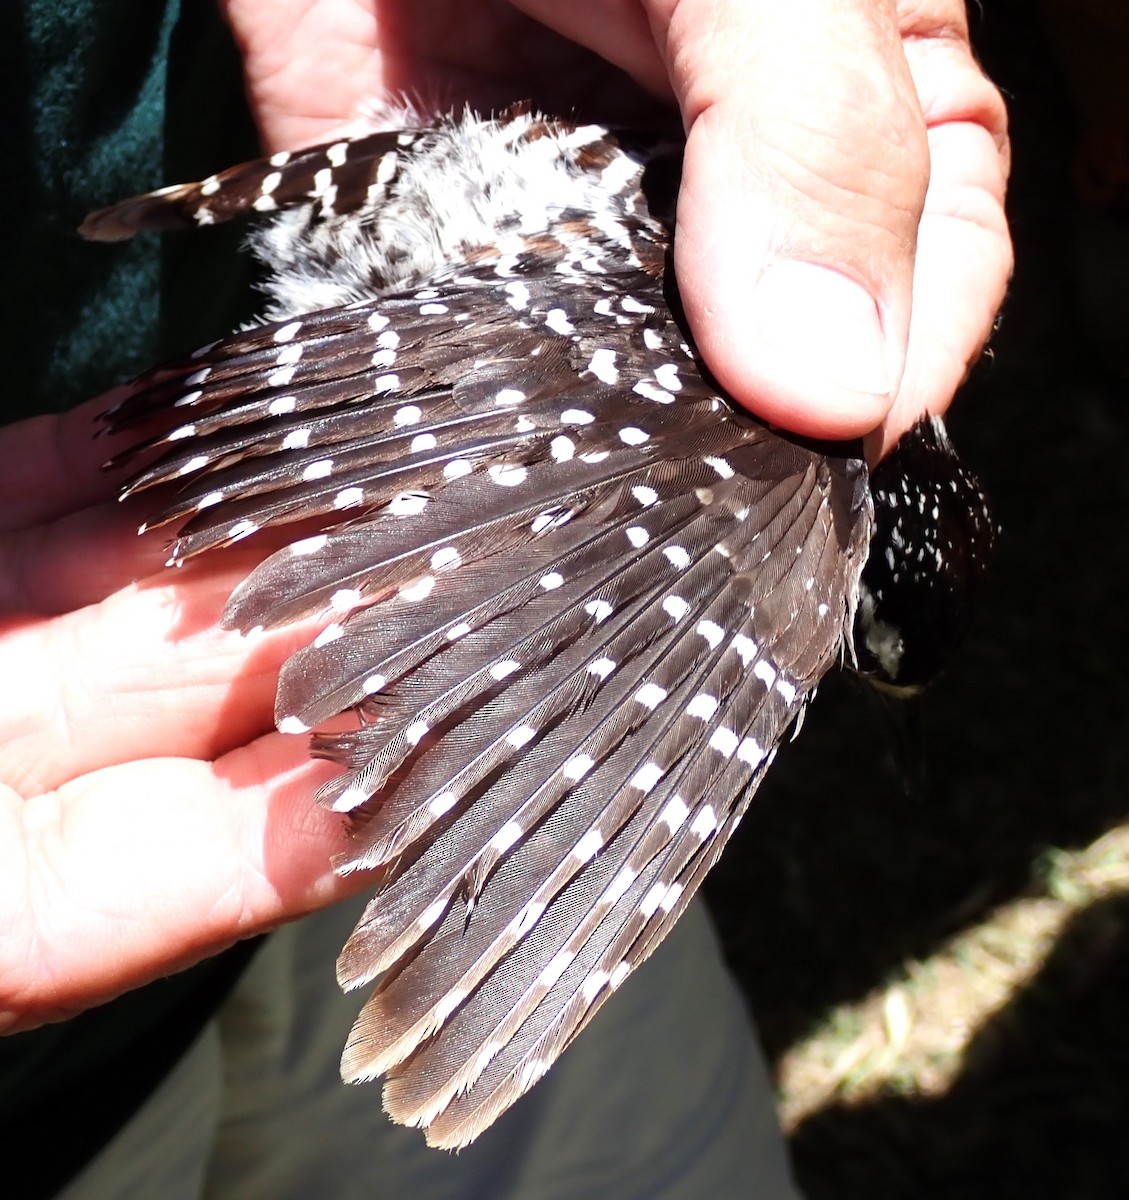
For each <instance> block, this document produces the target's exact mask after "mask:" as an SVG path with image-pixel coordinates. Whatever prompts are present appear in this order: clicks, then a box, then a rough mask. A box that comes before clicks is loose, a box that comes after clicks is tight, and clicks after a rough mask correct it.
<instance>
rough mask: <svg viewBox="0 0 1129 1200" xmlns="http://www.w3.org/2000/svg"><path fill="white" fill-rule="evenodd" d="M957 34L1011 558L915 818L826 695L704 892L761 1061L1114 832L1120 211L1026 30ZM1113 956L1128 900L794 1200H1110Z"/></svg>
mask: <svg viewBox="0 0 1129 1200" xmlns="http://www.w3.org/2000/svg"><path fill="white" fill-rule="evenodd" d="M1083 7H1085V6H1083ZM974 27H975V36H976V42H977V46H978V52H979V54H980V56H981V60H982V61H983V62H984V64H985V66H986V68H987V69H988V71H989V73H990V74H991V75H992V76H993V78H994V79H996V81H997V82H998V83H999V84H1000V86H1001V87H1002V88H1003V90H1004V92H1005V95H1006V96H1007V98H1008V101H1009V108H1010V112H1011V120H1012V137H1013V145H1014V170H1013V175H1012V184H1011V195H1010V202H1009V209H1010V215H1011V220H1012V224H1013V234H1014V239H1015V244H1016V255H1017V268H1016V273H1015V280H1014V285H1013V288H1012V291H1011V294H1010V297H1009V299H1008V302H1007V305H1006V307H1005V310H1004V317H1003V321H1002V323H1001V326H1000V328H999V330H998V333H997V334H996V336H995V337H994V339H993V342H992V348H991V354H990V356H989V357H987V358H986V359H985V360H984V362H982V363H981V365H980V366H979V367H978V368H977V370H976V372H975V374H974V378H973V379H972V380H970V382H969V385H968V387H967V389H966V391H965V394H964V395H963V397H962V399H961V400H960V401H959V402H958V406H957V408H956V410H955V411H954V413H953V416H952V420H951V422H950V425H951V428H952V430H953V433H954V440H955V441H956V442H957V444H958V446H959V447H960V448H961V451H962V453H963V454H964V456H965V457H966V459H967V461H968V462H969V463H970V464H971V465H973V466H974V467H975V468H976V469H977V470H978V471H979V472H980V473H981V475H982V476H983V478H984V480H985V482H986V483H987V484H988V485H989V488H990V491H991V492H992V494H993V495H994V497H995V498H996V501H997V505H998V515H999V517H1000V520H1001V522H1002V525H1003V530H1004V532H1003V538H1002V542H1001V548H1000V553H999V558H998V562H997V564H996V568H995V571H994V574H993V578H992V582H991V586H990V589H989V595H988V597H987V599H986V603H985V605H984V607H983V609H982V610H981V612H980V614H979V616H978V620H977V624H976V628H975V631H974V634H973V636H972V637H971V639H970V641H969V643H968V644H967V646H966V647H965V648H964V649H963V650H962V652H961V654H960V656H959V659H958V661H956V662H955V663H954V664H953V666H952V668H951V670H950V671H949V672H948V673H947V674H946V676H945V677H944V679H942V680H941V681H940V683H939V684H938V685H937V686H936V687H935V688H934V689H933V690H932V692H931V693H930V694H929V696H928V698H927V701H926V704H925V709H926V712H925V721H926V726H927V736H928V743H927V744H928V762H927V768H928V770H927V783H926V788H925V792H924V794H923V795H919V796H915V797H908V798H907V796H906V794H905V792H904V789H903V786H902V782H901V778H900V775H899V773H898V770H897V769H896V767H895V764H894V762H893V760H892V755H891V740H890V738H889V736H888V730H887V729H886V728H884V727H883V725H882V723H881V721H880V720H879V719H878V716H877V715H876V713H875V712H874V711H873V710H872V709H871V706H870V705H869V704H867V703H865V702H864V701H863V699H862V689H861V687H860V685H858V683H857V682H855V681H853V680H850V679H846V678H839V679H836V680H834V681H829V683H828V684H827V685H826V686H825V687H824V689H823V691H822V692H821V694H820V696H819V697H818V699H817V701H816V702H815V704H814V706H813V708H812V710H811V711H810V712H809V714H808V717H807V722H806V724H805V727H804V731H803V734H802V736H801V737H800V739H799V740H798V741H797V742H796V743H795V744H793V745H792V746H790V747H788V748H787V752H782V753H781V756H780V759H779V761H778V765H777V767H776V768H775V769H774V771H773V773H772V774H771V775H770V777H769V779H768V781H767V782H766V784H765V785H764V787H763V788H762V791H761V794H760V795H759V796H758V797H757V800H756V802H755V803H754V805H753V806H752V807H751V809H750V812H749V815H748V817H747V818H746V819H745V822H744V823H743V825H742V828H741V830H740V831H739V833H738V835H737V837H736V839H735V842H734V844H733V845H732V846H731V847H730V849H729V850H727V852H726V855H725V856H724V859H723V862H722V864H721V866H720V867H719V868H718V870H717V871H716V872H715V876H716V878H712V879H711V884H712V886H711V887H710V898H711V902H712V904H713V906H714V908H715V913H716V915H717V918H718V922H719V925H720V926H721V928H722V932H723V936H724V939H725V942H726V945H727V949H728V952H729V954H730V958H731V962H732V964H733V965H734V967H735V969H736V970H737V972H738V974H739V975H740V977H741V979H742V981H743V983H744V985H745V987H746V990H747V992H748V994H749V996H750V998H751V1001H752V1003H753V1005H754V1008H755V1011H756V1014H757V1020H758V1023H759V1026H760V1029H761V1034H762V1038H763V1040H764V1043H765V1048H766V1051H767V1052H768V1055H769V1057H770V1059H771V1060H772V1061H774V1062H776V1061H778V1059H779V1057H780V1055H781V1054H783V1053H784V1052H785V1051H786V1050H787V1049H788V1048H789V1046H790V1045H792V1044H793V1043H794V1042H795V1041H796V1040H797V1039H798V1038H801V1037H803V1036H805V1035H806V1034H808V1033H809V1032H810V1031H811V1030H812V1029H813V1028H814V1027H816V1026H817V1025H818V1024H819V1023H820V1022H821V1021H822V1020H823V1019H824V1018H825V1017H826V1015H827V1014H828V1012H829V1011H830V1010H831V1009H832V1008H833V1007H834V1006H836V1005H838V1004H841V1003H843V1002H845V1001H853V1000H858V999H860V998H861V997H863V996H865V995H866V994H867V993H868V992H870V991H872V990H873V989H874V988H876V987H878V986H879V985H881V983H882V982H883V980H884V978H885V977H887V976H888V975H889V974H890V973H891V971H894V970H896V969H897V967H898V966H899V964H901V963H903V962H905V961H907V960H910V959H914V958H924V957H927V956H928V955H929V954H930V953H931V952H932V951H933V950H934V949H936V948H937V947H938V945H939V944H940V943H941V942H942V941H943V940H945V939H947V938H949V937H950V936H952V935H953V934H954V933H955V932H957V931H959V930H961V929H964V928H966V927H969V926H971V925H975V924H978V923H979V922H981V921H983V920H984V919H985V918H986V917H987V916H988V915H989V914H990V912H991V911H992V909H993V908H994V907H995V906H996V905H998V904H1000V903H1001V902H1003V901H1006V900H1008V899H1010V898H1012V897H1016V896H1020V895H1024V894H1027V893H1030V892H1031V891H1032V889H1033V888H1034V887H1035V886H1036V884H1037V877H1038V872H1039V864H1040V863H1041V862H1042V861H1043V860H1044V857H1045V854H1046V851H1047V848H1048V847H1062V848H1074V847H1081V846H1084V845H1086V844H1088V843H1089V842H1091V841H1093V840H1094V839H1095V838H1097V837H1098V836H1100V835H1101V834H1102V833H1103V832H1104V831H1106V830H1107V829H1110V828H1112V827H1114V826H1117V825H1119V824H1122V823H1125V822H1126V820H1127V815H1129V754H1127V751H1126V736H1127V733H1129V723H1127V721H1126V714H1127V711H1129V708H1127V703H1126V701H1127V697H1129V685H1127V683H1126V678H1125V670H1124V668H1125V665H1126V661H1127V653H1126V650H1125V645H1124V633H1123V627H1122V625H1121V619H1122V617H1123V615H1124V609H1125V606H1126V593H1127V589H1129V547H1127V542H1126V537H1125V534H1124V532H1123V524H1124V518H1125V514H1126V513H1127V512H1129V507H1127V503H1126V501H1127V500H1129V472H1127V470H1126V450H1127V445H1126V441H1127V437H1126V433H1127V430H1126V424H1127V422H1126V413H1125V406H1124V400H1125V397H1126V393H1127V391H1129V358H1127V347H1129V338H1127V337H1126V334H1125V330H1126V324H1127V322H1126V318H1127V317H1129V271H1127V267H1129V206H1126V205H1125V204H1124V199H1125V197H1124V196H1122V197H1121V203H1118V202H1117V200H1116V199H1114V200H1112V201H1107V202H1106V203H1105V204H1104V205H1102V206H1100V207H1095V206H1094V205H1092V204H1089V205H1088V204H1086V203H1083V202H1081V201H1080V200H1079V199H1078V195H1079V191H1080V190H1083V191H1084V190H1085V189H1080V187H1079V185H1078V183H1077V181H1076V179H1075V177H1074V175H1073V174H1072V171H1073V168H1074V164H1075V159H1076V155H1077V152H1078V146H1079V142H1080V138H1081V137H1082V136H1083V134H1084V126H1085V121H1084V119H1083V117H1082V116H1081V115H1080V114H1079V113H1077V112H1076V111H1075V110H1074V109H1073V107H1072V102H1071V96H1072V95H1075V94H1076V92H1075V91H1072V88H1071V84H1072V83H1073V82H1074V81H1073V80H1070V81H1068V79H1067V77H1066V76H1065V75H1064V73H1063V67H1062V61H1063V59H1062V55H1061V54H1060V53H1058V52H1057V51H1060V50H1061V45H1059V44H1057V43H1056V44H1055V45H1053V46H1052V44H1051V41H1050V38H1049V37H1048V35H1047V32H1046V28H1047V27H1046V26H1045V25H1043V24H1042V23H1041V22H1040V20H1039V18H1038V9H1037V7H1036V6H1035V5H1032V4H1021V3H1006V2H1003V3H1001V2H989V3H987V4H985V5H984V7H983V8H982V9H980V10H979V11H978V12H977V13H976V14H974ZM1107 49H1109V47H1107ZM1113 49H1116V47H1114V48H1113ZM1125 61H1126V63H1127V64H1129V53H1127V54H1126V55H1125ZM1126 78H1129V70H1127V72H1126ZM1127 94H1129V93H1127ZM1116 115H1117V114H1115V116H1116ZM1120 115H1122V116H1123V117H1124V121H1125V126H1126V129H1127V130H1129V107H1127V108H1126V110H1125V112H1124V113H1123V114H1120ZM1090 116H1092V114H1090ZM1091 198H1092V197H1091ZM1127 952H1129V896H1114V897H1113V898H1112V899H1108V900H1105V901H1102V902H1101V903H1100V904H1097V905H1094V906H1092V908H1091V909H1089V910H1087V911H1085V912H1083V913H1082V914H1081V915H1080V916H1079V917H1078V918H1077V919H1076V920H1075V921H1074V922H1073V923H1072V924H1071V925H1069V926H1068V928H1067V929H1066V931H1065V933H1064V934H1063V935H1062V937H1061V938H1060V941H1059V943H1058V944H1057V946H1056V948H1055V950H1054V952H1053V953H1052V955H1051V957H1050V959H1049V961H1048V962H1047V963H1046V964H1045V965H1044V967H1043V968H1042V970H1041V971H1040V972H1039V974H1038V976H1037V977H1036V979H1035V980H1034V981H1033V982H1032V983H1031V984H1030V985H1029V986H1028V987H1026V988H1025V989H1023V990H1022V991H1021V992H1020V993H1019V994H1017V995H1015V996H1014V997H1013V999H1012V1001H1011V1002H1010V1003H1009V1004H1008V1006H1007V1008H1006V1010H1005V1011H1003V1012H1001V1013H999V1014H998V1015H997V1016H996V1017H995V1018H994V1019H993V1021H992V1028H990V1029H982V1030H980V1031H978V1032H977V1034H976V1035H975V1039H974V1050H975V1049H976V1048H977V1047H978V1046H979V1047H984V1046H989V1047H990V1050H989V1051H988V1052H984V1053H973V1054H971V1055H969V1062H970V1063H974V1064H975V1065H969V1066H968V1067H966V1068H965V1069H964V1070H963V1071H962V1073H961V1074H960V1076H959V1077H958V1079H957V1080H956V1082H955V1084H954V1085H953V1086H952V1088H951V1089H950V1090H949V1092H948V1093H947V1094H945V1095H943V1096H940V1097H931V1098H927V1099H926V1098H917V1099H915V1098H913V1097H906V1096H895V1095H890V1096H886V1097H881V1098H879V1099H877V1100H873V1101H869V1102H866V1103H864V1104H861V1105H856V1106H847V1105H834V1106H832V1107H830V1108H825V1109H823V1110H822V1111H819V1112H817V1113H815V1114H814V1115H812V1116H809V1117H808V1118H806V1119H805V1120H804V1121H803V1122H802V1123H801V1124H800V1125H799V1127H798V1128H797V1129H796V1130H795V1131H794V1134H793V1138H792V1145H793V1153H794V1155H795V1157H796V1165H797V1174H798V1177H799V1180H800V1183H801V1185H802V1186H803V1188H804V1189H805V1190H806V1192H807V1194H808V1196H809V1197H810V1200H823V1198H825V1197H826V1198H828V1200H830V1198H831V1197H834V1198H836V1200H850V1198H853V1197H864V1196H865V1197H868V1198H870V1200H873V1198H875V1197H898V1198H902V1197H918V1196H922V1197H958V1196H959V1197H961V1198H962V1200H963V1198H971V1197H979V1196H985V1197H988V1196H991V1197H999V1196H1027V1197H1031V1196H1036V1197H1042V1196H1048V1197H1052V1196H1053V1197H1071V1198H1082V1197H1086V1198H1089V1197H1094V1198H1098V1197H1100V1198H1103V1200H1104V1198H1112V1197H1124V1196H1129V1152H1127V1145H1129V1142H1127V1135H1129V1020H1127V1018H1129V954H1127Z"/></svg>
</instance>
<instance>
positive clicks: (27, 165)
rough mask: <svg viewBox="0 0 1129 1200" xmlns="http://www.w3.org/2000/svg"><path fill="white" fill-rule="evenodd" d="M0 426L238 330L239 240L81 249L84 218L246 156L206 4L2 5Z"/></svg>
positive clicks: (232, 70)
mask: <svg viewBox="0 0 1129 1200" xmlns="http://www.w3.org/2000/svg"><path fill="white" fill-rule="evenodd" d="M0 94H2V97H3V100H2V108H0V111H2V112H3V113H4V114H5V118H4V121H3V122H2V123H0V138H2V139H3V140H2V142H0V162H3V163H4V164H5V175H6V177H7V178H6V181H5V186H4V187H3V189H0V195H2V196H3V199H2V200H0V205H2V206H3V212H2V213H0V237H2V238H3V246H2V247H0V255H2V258H0V261H3V262H4V264H5V275H6V282H7V287H8V290H9V300H10V301H14V302H12V303H9V304H6V305H5V306H4V307H5V310H6V312H5V318H4V320H3V321H2V322H0V339H2V341H0V353H2V355H3V358H2V361H3V362H4V363H5V370H4V387H3V392H2V394H0V421H6V420H14V419H16V418H18V417H21V416H28V415H31V414H32V413H35V412H39V411H44V410H47V409H56V410H57V409H62V408H66V407H68V406H70V405H72V404H75V403H77V402H79V401H81V400H84V399H86V398H87V397H89V396H91V395H95V394H97V393H98V392H100V391H102V390H104V389H105V388H107V387H109V386H111V385H112V384H114V383H117V382H120V381H121V380H123V379H125V378H128V377H130V376H132V375H133V374H136V373H137V372H138V371H140V370H142V369H144V368H145V367H146V366H149V365H151V364H153V363H154V362H157V361H159V360H161V359H162V358H167V357H169V356H171V355H173V354H176V353H180V352H182V351H184V350H186V349H191V348H192V347H193V346H195V345H198V344H200V343H202V342H204V341H208V340H211V339H212V338H215V337H217V336H219V335H220V334H221V333H224V332H226V331H227V330H228V329H230V328H231V326H232V325H233V324H235V323H236V322H237V321H238V320H240V319H242V318H244V317H245V316H246V315H247V313H248V300H247V297H248V296H249V289H248V279H247V273H246V266H245V264H244V262H243V260H242V258H241V257H240V256H239V255H238V254H237V253H236V250H237V247H238V241H239V237H240V234H239V231H238V230H232V229H218V230H204V231H201V232H200V233H199V234H191V233H190V234H185V235H180V236H177V237H170V238H167V239H165V240H164V241H161V240H159V239H157V238H155V237H152V236H145V237H141V238H138V239H136V240H135V241H133V242H129V243H124V244H119V245H110V246H106V245H91V244H88V243H85V242H83V241H82V240H81V239H80V238H79V237H78V236H77V234H76V233H75V227H76V226H77V225H78V223H79V222H80V221H81V220H82V218H83V217H84V216H85V215H86V213H87V212H89V211H91V210H92V209H94V208H98V207H101V206H102V205H105V204H108V203H111V202H112V201H114V200H118V199H122V198H124V197H126V196H130V195H134V194H135V193H137V192H141V191H147V190H149V189H150V188H154V187H159V186H161V185H162V184H165V183H169V182H177V181H180V180H183V179H186V178H190V177H192V178H199V177H201V176H203V175H207V174H210V173H211V172H212V171H214V170H217V169H219V168H221V167H223V166H227V165H229V164H230V163H231V162H235V161H239V160H240V159H243V158H246V157H248V156H251V155H253V154H254V153H255V143H254V135H253V129H252V126H251V122H250V119H249V116H248V114H247V111H246V105H245V103H244V101H243V97H242V85H241V81H240V76H239V65H238V60H237V57H236V53H235V49H234V46H233V45H232V43H231V41H230V38H229V37H228V35H227V31H226V29H224V27H223V25H222V23H221V22H220V19H219V17H218V15H217V14H216V12H215V8H214V4H213V2H212V0H166V2H165V3H161V0H21V2H20V3H6V4H3V5H0Z"/></svg>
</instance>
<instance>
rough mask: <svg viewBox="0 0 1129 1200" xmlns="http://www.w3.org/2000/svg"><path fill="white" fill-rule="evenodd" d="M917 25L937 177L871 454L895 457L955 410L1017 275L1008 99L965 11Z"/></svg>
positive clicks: (939, 14)
mask: <svg viewBox="0 0 1129 1200" xmlns="http://www.w3.org/2000/svg"><path fill="white" fill-rule="evenodd" d="M915 17H916V18H917V19H918V20H919V21H923V22H925V24H926V28H927V30H928V32H927V33H926V34H921V33H920V31H919V29H917V28H911V29H908V30H907V35H908V39H909V40H908V41H907V43H906V51H907V57H908V61H909V64H910V69H911V71H912V73H913V77H914V81H915V84H916V86H917V90H918V94H919V96H920V98H921V104H922V111H923V113H924V116H925V120H926V124H927V126H928V130H929V146H930V157H931V160H932V176H931V179H930V183H929V191H928V194H927V195H926V200H925V212H924V214H923V215H922V219H921V226H920V229H919V231H918V250H917V267H916V273H915V276H914V290H913V318H912V321H911V325H910V339H909V350H908V354H907V357H906V368H905V372H904V374H903V376H902V384H901V387H900V389H899V391H898V396H897V400H896V402H895V404H894V407H893V409H892V410H891V412H890V414H889V417H888V418H887V420H886V422H885V423H884V425H883V428H882V429H881V430H880V431H879V433H878V434H877V435H876V437H875V438H874V439H873V440H874V445H873V447H872V450H873V451H878V450H884V449H887V448H889V447H890V446H891V445H892V444H893V443H894V442H895V441H896V440H897V438H898V437H899V436H900V434H901V433H903V432H904V431H905V430H906V429H908V428H909V427H910V426H911V425H912V424H913V423H914V421H915V420H916V419H917V418H918V417H919V416H920V414H921V413H923V412H941V411H943V410H944V408H945V407H946V406H947V405H948V403H949V400H950V399H951V397H952V395H953V392H954V391H955V390H956V388H957V387H958V386H959V384H960V383H961V382H962V381H963V379H964V378H965V376H966V375H967V373H968V371H969V368H970V367H971V365H972V364H973V363H974V362H975V361H976V359H977V358H978V357H979V355H980V352H981V350H982V349H983V347H984V345H985V343H986V342H987V340H988V337H989V335H990V334H991V332H992V329H993V327H994V325H995V319H996V314H997V312H998V311H999V308H1000V305H1001V304H1002V302H1003V298H1004V293H1005V291H1006V289H1007V284H1008V280H1009V278H1010V275H1011V268H1012V247H1011V240H1010V237H1009V234H1008V227H1007V217H1006V214H1005V209H1004V198H1005V192H1006V189H1007V177H1008V169H1009V165H1010V154H1009V146H1008V136H1007V111H1006V108H1005V106H1004V102H1003V99H1002V97H1001V96H1000V93H999V92H998V91H997V89H996V88H995V87H994V86H993V85H992V84H991V82H990V81H989V80H988V79H986V78H985V76H984V75H983V73H982V72H981V71H980V69H979V67H978V66H977V65H976V63H975V62H974V61H973V58H972V55H971V52H970V50H969V47H968V42H967V37H966V34H967V30H966V29H965V26H964V11H963V6H961V5H955V6H954V5H951V4H948V3H935V4H933V5H927V6H919V8H918V9H917V10H916V12H915ZM947 20H951V21H952V22H954V24H946V21H947Z"/></svg>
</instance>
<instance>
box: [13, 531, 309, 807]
mask: <svg viewBox="0 0 1129 1200" xmlns="http://www.w3.org/2000/svg"><path fill="white" fill-rule="evenodd" d="M252 561H253V559H251V558H249V557H248V555H246V554H239V553H229V554H222V555H215V556H209V557H206V558H205V559H203V560H201V561H199V562H192V563H189V564H187V565H186V566H185V567H184V568H182V569H181V570H177V571H172V570H170V571H168V572H165V573H163V574H162V575H160V576H157V577H155V578H154V579H150V580H145V581H142V582H141V583H139V584H136V585H131V586H129V587H127V588H124V589H122V590H121V591H119V592H115V593H114V594H113V595H111V596H109V597H108V598H107V599H106V600H104V601H103V602H101V603H100V604H96V605H92V606H89V607H87V608H84V609H82V610H80V611H78V612H74V613H68V614H66V615H64V616H61V617H56V618H53V619H50V620H32V619H23V620H19V619H13V618H9V620H8V622H7V625H6V626H5V627H0V677H2V678H3V679H4V680H5V681H6V686H5V687H4V688H3V689H2V690H0V780H2V781H4V782H6V783H8V784H9V785H10V786H12V787H14V788H16V790H17V791H20V792H22V793H24V794H33V793H36V792H40V791H50V790H51V789H53V788H56V787H59V786H61V785H62V784H63V783H65V782H66V781H67V780H69V779H74V778H78V777H79V776H81V775H84V774H87V773H89V772H91V771H95V770H99V769H101V768H105V767H109V766H114V765H116V764H119V763H125V762H130V761H133V760H136V759H140V758H149V757H158V756H161V757H163V756H178V757H186V758H197V759H203V760H210V759H214V758H216V757H218V756H219V755H221V754H223V753H225V752H227V751H229V750H231V749H232V748H234V747H236V746H239V745H242V744H244V743H246V742H248V741H250V740H251V739H253V738H255V737H257V736H259V735H261V734H263V733H265V732H267V731H268V730H269V729H271V728H272V727H273V710H274V692H275V686H276V683H277V679H278V671H279V668H280V666H281V664H282V662H283V661H284V660H285V658H286V657H287V656H288V655H290V654H291V653H293V652H294V651H295V650H296V649H297V648H298V647H299V646H300V645H302V644H305V643H306V642H308V641H309V640H310V639H311V638H312V637H313V636H314V631H315V630H316V628H317V623H316V622H306V623H304V624H303V623H300V624H297V625H294V626H289V627H287V628H286V629H282V630H277V631H273V632H269V633H264V634H260V635H253V636H250V637H243V636H241V635H240V634H238V633H236V632H233V631H231V630H223V629H220V628H219V627H218V622H219V619H220V615H221V613H222V611H223V606H224V603H225V602H226V600H227V597H228V596H229V595H230V593H231V591H232V589H233V587H234V586H235V585H236V583H237V582H238V581H239V580H240V579H241V578H243V576H244V575H245V574H246V573H247V570H248V568H249V566H250V563H251V562H252Z"/></svg>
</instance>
